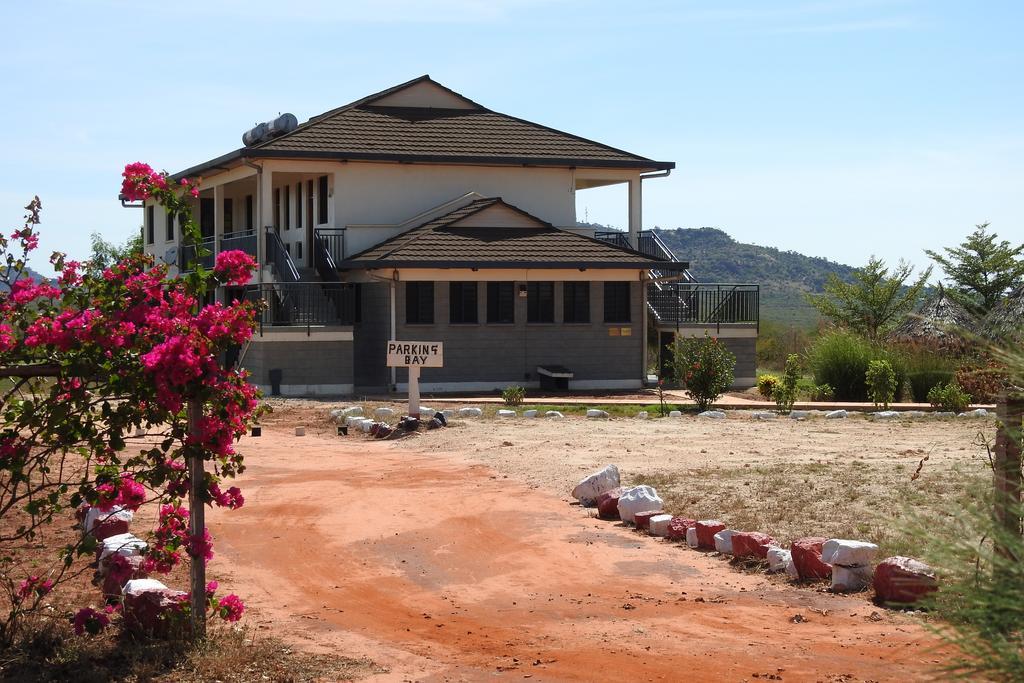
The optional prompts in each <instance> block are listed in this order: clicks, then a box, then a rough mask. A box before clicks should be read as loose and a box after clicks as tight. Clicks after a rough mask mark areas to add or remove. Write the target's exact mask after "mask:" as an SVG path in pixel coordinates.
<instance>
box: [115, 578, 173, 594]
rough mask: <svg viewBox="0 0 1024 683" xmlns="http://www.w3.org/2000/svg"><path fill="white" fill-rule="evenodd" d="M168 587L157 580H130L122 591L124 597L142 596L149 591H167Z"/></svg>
mask: <svg viewBox="0 0 1024 683" xmlns="http://www.w3.org/2000/svg"><path fill="white" fill-rule="evenodd" d="M165 590H167V586H165V585H164V584H162V583H161V582H159V581H157V580H156V579H129V580H128V581H127V582H125V584H124V587H123V588H122V589H121V594H122V595H140V594H142V593H146V592H148V591H165Z"/></svg>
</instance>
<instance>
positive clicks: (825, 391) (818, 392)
mask: <svg viewBox="0 0 1024 683" xmlns="http://www.w3.org/2000/svg"><path fill="white" fill-rule="evenodd" d="M835 397H836V392H835V390H834V389H833V388H832V387H831V386H829V385H828V384H817V385H815V387H814V392H813V393H812V394H811V400H812V401H831V400H833V399H835Z"/></svg>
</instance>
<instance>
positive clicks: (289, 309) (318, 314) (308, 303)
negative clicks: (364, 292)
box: [246, 282, 356, 334]
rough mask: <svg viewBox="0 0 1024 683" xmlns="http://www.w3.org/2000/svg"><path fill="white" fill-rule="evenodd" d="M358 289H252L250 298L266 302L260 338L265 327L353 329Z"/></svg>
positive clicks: (303, 285)
mask: <svg viewBox="0 0 1024 683" xmlns="http://www.w3.org/2000/svg"><path fill="white" fill-rule="evenodd" d="M355 293H356V288H355V285H352V284H347V283H342V282H278V283H267V284H261V285H250V286H249V287H247V288H246V298H247V299H249V300H250V301H263V302H264V310H263V313H262V314H261V316H260V320H259V325H260V334H263V330H264V327H267V326H271V327H305V328H306V333H307V334H309V333H310V331H311V329H312V328H313V327H325V326H331V325H351V324H352V323H353V321H354V320H355V310H356V308H355V303H356V302H355Z"/></svg>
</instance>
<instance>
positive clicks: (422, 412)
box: [420, 406, 437, 416]
mask: <svg viewBox="0 0 1024 683" xmlns="http://www.w3.org/2000/svg"><path fill="white" fill-rule="evenodd" d="M436 412H437V411H436V410H434V409H433V408H428V407H427V406H420V415H430V416H433V415H434V413H436Z"/></svg>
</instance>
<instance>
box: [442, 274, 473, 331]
mask: <svg viewBox="0 0 1024 683" xmlns="http://www.w3.org/2000/svg"><path fill="white" fill-rule="evenodd" d="M476 300H477V285H476V283H475V282H451V283H449V285H448V313H449V318H448V322H450V323H455V324H460V323H462V324H469V323H476V322H477V321H478V318H477V305H476Z"/></svg>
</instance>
